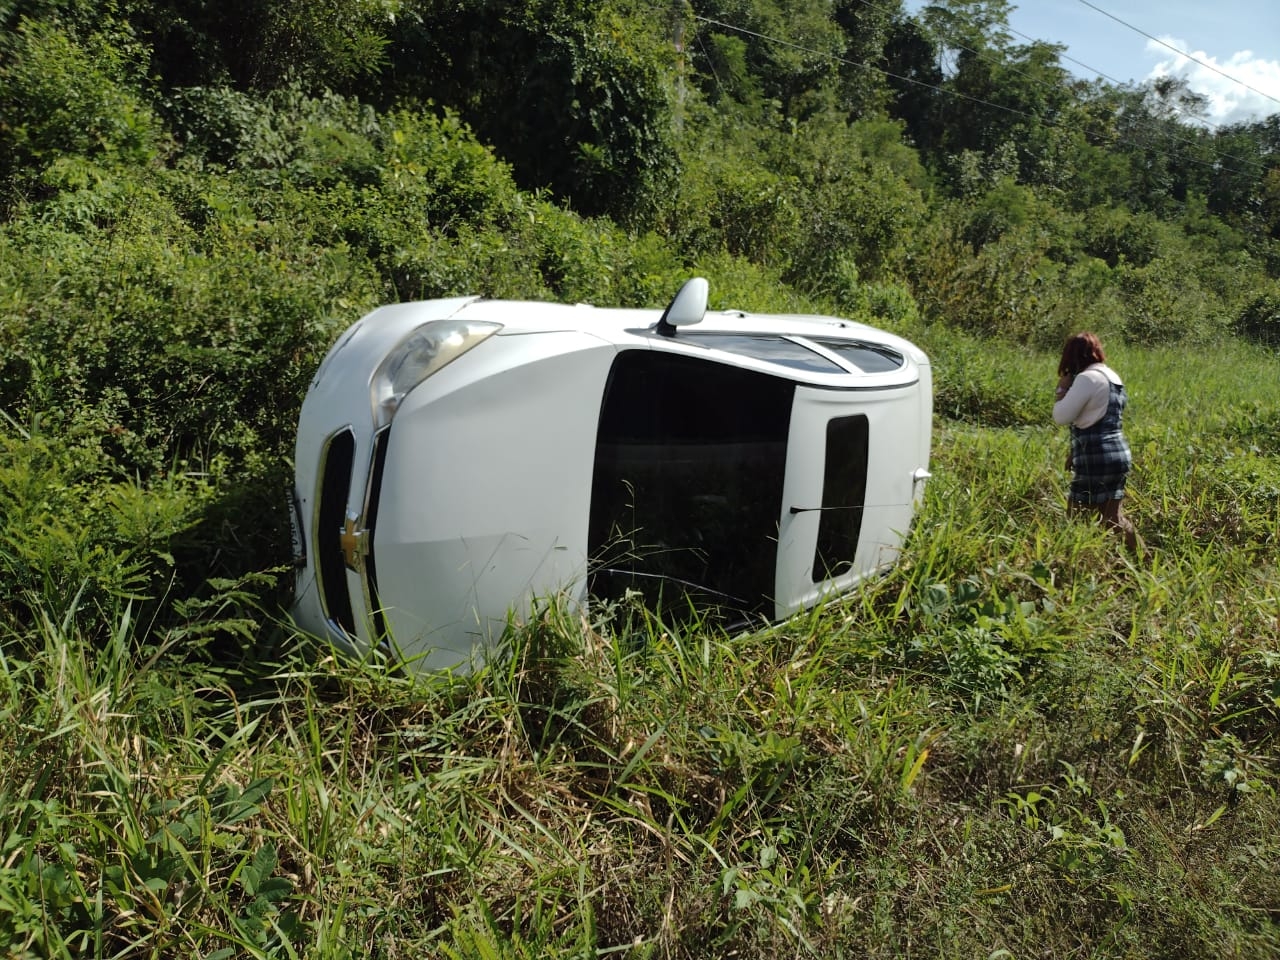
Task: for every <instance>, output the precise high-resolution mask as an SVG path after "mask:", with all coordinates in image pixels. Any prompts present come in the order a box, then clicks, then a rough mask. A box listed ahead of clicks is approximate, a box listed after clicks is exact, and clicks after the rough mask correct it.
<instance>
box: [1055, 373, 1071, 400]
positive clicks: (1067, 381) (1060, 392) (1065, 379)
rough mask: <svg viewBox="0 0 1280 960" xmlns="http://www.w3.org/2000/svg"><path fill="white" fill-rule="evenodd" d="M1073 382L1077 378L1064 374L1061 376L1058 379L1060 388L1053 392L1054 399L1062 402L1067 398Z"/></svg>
mask: <svg viewBox="0 0 1280 960" xmlns="http://www.w3.org/2000/svg"><path fill="white" fill-rule="evenodd" d="M1073 380H1075V377H1073V376H1072V375H1071V374H1069V373H1064V374H1063V375H1062V376H1060V377H1059V378H1058V388H1057V389H1056V390H1054V391H1053V398H1054V399H1055V400H1061V399H1062V398H1063V397H1065V396H1066V395H1067V391H1068V390H1070V389H1071V383H1072V381H1073Z"/></svg>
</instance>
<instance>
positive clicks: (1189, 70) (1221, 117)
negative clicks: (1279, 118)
mask: <svg viewBox="0 0 1280 960" xmlns="http://www.w3.org/2000/svg"><path fill="white" fill-rule="evenodd" d="M1165 44H1167V45H1168V46H1165ZM1169 47H1176V48H1177V49H1178V50H1181V51H1183V52H1185V53H1186V54H1187V56H1185V57H1180V56H1178V55H1177V54H1176V53H1174V52H1173V51H1172V50H1170V49H1169ZM1147 53H1149V54H1154V55H1156V56H1159V57H1161V58H1162V59H1161V61H1160V62H1159V63H1157V64H1156V65H1155V66H1154V67H1153V68H1152V69H1151V73H1150V74H1148V75H1147V79H1148V80H1155V79H1158V78H1160V77H1182V78H1185V79H1186V81H1187V84H1188V86H1189V87H1190V88H1191V89H1192V90H1193V91H1194V92H1196V93H1199V94H1201V95H1202V96H1204V97H1207V98H1208V100H1209V103H1208V120H1209V121H1211V122H1212V123H1215V124H1225V123H1241V122H1245V121H1249V120H1260V119H1262V118H1263V117H1266V116H1270V115H1271V114H1273V113H1280V102H1277V101H1280V61H1278V60H1267V59H1264V58H1262V57H1258V56H1255V55H1254V53H1253V51H1252V50H1241V51H1239V52H1238V53H1233V54H1232V55H1231V56H1230V57H1228V58H1227V59H1226V60H1223V61H1219V60H1218V59H1217V58H1216V57H1214V56H1212V55H1211V54H1209V53H1206V52H1205V51H1203V50H1191V49H1189V48H1188V45H1187V43H1186V42H1185V41H1182V40H1178V39H1176V38H1174V37H1168V36H1166V37H1161V38H1160V42H1157V41H1155V40H1148V41H1147ZM1196 61H1199V62H1198V63H1197V62H1196Z"/></svg>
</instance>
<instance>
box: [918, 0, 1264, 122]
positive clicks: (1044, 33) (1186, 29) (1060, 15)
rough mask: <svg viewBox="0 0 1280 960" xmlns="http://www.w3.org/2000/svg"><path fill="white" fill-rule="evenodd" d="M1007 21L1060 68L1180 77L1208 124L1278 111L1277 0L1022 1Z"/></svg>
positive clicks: (1117, 76)
mask: <svg viewBox="0 0 1280 960" xmlns="http://www.w3.org/2000/svg"><path fill="white" fill-rule="evenodd" d="M924 5H925V0H906V3H905V6H906V8H907V9H908V11H917V10H919V9H920V8H921V7H923V6H924ZM1009 26H1010V28H1011V29H1012V30H1013V31H1015V33H1014V40H1015V41H1016V42H1019V43H1024V42H1027V38H1031V39H1036V40H1048V41H1051V42H1054V43H1059V44H1063V45H1065V46H1066V47H1067V50H1066V52H1065V53H1064V54H1063V55H1062V65H1063V66H1064V67H1066V68H1067V69H1068V70H1070V71H1071V72H1072V73H1075V74H1077V75H1078V76H1081V77H1085V78H1088V79H1093V78H1094V77H1096V76H1098V75H1099V74H1101V75H1103V76H1104V77H1105V78H1109V79H1111V80H1113V81H1118V82H1122V83H1128V82H1142V81H1144V80H1149V79H1152V78H1154V77H1159V76H1169V75H1173V76H1181V77H1186V79H1187V80H1188V82H1189V84H1190V86H1191V89H1192V90H1195V91H1196V92H1197V93H1200V94H1203V95H1205V96H1206V97H1208V98H1209V113H1208V119H1209V120H1210V121H1212V122H1213V123H1216V124H1221V123H1235V122H1238V121H1242V120H1253V119H1260V118H1262V117H1265V116H1268V115H1270V114H1273V113H1280V0H1159V2H1155V0H1087V2H1086V0H1026V2H1024V3H1022V4H1019V5H1017V6H1015V8H1014V10H1013V12H1012V14H1010V16H1009ZM1144 34H1147V35H1150V37H1152V38H1155V39H1149V38H1148V36H1145V35H1144ZM1166 45H1167V46H1166ZM1170 48H1176V49H1170ZM1176 51H1182V52H1183V53H1185V54H1188V55H1189V56H1182V55H1180V54H1179V53H1178V52H1176ZM1068 58H1070V59H1068ZM1073 61H1078V62H1073ZM1196 61H1200V62H1199V63H1197V62H1196ZM1251 88H1252V89H1251Z"/></svg>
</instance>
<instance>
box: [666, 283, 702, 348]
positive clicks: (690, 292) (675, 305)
mask: <svg viewBox="0 0 1280 960" xmlns="http://www.w3.org/2000/svg"><path fill="white" fill-rule="evenodd" d="M707 289H708V285H707V280H706V278H705V277H692V278H690V279H689V280H686V281H685V282H684V286H682V287H681V288H680V289H679V291H677V293H676V295H675V297H674V298H673V299H672V301H671V303H670V304H668V305H667V309H666V310H664V311H663V312H662V317H661V318H660V319H659V320H658V326H657V327H656V332H657V333H658V334H660V335H661V336H664V337H674V336H675V335H676V327H687V326H689V325H690V324H694V323H700V322H701V321H702V318H703V317H704V316H706V314H707Z"/></svg>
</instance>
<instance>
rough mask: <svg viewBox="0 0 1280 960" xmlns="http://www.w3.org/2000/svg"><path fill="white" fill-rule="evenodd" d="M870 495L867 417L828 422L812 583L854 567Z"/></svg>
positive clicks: (863, 415) (858, 415)
mask: <svg viewBox="0 0 1280 960" xmlns="http://www.w3.org/2000/svg"><path fill="white" fill-rule="evenodd" d="M866 492H867V417H866V415H865V414H856V415H855V416H851V417H836V418H834V419H832V420H830V421H828V422H827V453H826V464H825V466H824V467H823V478H822V513H821V515H820V519H819V521H818V542H817V546H816V548H815V549H814V552H813V580H814V582H815V583H817V582H818V581H820V580H825V579H827V578H828V577H835V576H839V575H840V574H841V573H843V572H844V571H846V570H848V569H849V568H850V567H851V566H853V559H854V554H856V553H857V552H858V536H859V534H860V533H861V532H862V511H863V507H864V506H865V500H866Z"/></svg>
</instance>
